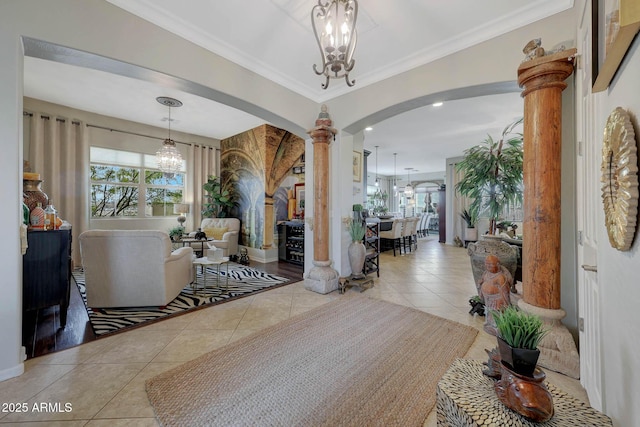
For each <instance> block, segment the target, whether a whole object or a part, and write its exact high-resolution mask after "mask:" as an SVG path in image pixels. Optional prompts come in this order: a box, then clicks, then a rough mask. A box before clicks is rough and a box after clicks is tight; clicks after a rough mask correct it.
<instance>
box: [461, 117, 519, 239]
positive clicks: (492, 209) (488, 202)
mask: <svg viewBox="0 0 640 427" xmlns="http://www.w3.org/2000/svg"><path fill="white" fill-rule="evenodd" d="M521 123H522V119H519V120H517V121H515V122H514V123H512V124H510V125H508V126H507V127H505V128H504V130H503V131H502V135H501V137H500V139H498V140H494V139H493V138H492V137H491V135H488V136H487V138H486V139H485V140H484V141H482V143H481V144H480V145H477V146H474V147H472V148H469V149H467V150H465V152H464V159H463V160H462V161H461V162H460V163H458V164H457V165H456V170H457V171H458V172H462V174H463V177H462V179H461V180H460V181H459V182H458V183H457V184H456V186H455V189H456V191H457V192H458V193H459V194H460V195H462V196H464V197H468V198H470V199H471V206H470V207H469V210H470V211H475V212H478V214H479V215H483V214H486V215H488V217H489V234H494V233H495V230H496V228H495V226H496V222H497V220H498V219H499V217H500V215H501V214H502V212H503V211H504V208H505V207H506V206H507V205H508V204H509V203H522V164H523V152H522V134H521V133H517V132H514V129H515V128H516V126H518V125H520V124H521Z"/></svg>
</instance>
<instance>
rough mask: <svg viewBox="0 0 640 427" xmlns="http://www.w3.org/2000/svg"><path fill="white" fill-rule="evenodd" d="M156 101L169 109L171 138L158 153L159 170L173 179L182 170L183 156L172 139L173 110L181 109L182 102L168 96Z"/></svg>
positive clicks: (160, 97) (165, 141)
mask: <svg viewBox="0 0 640 427" xmlns="http://www.w3.org/2000/svg"><path fill="white" fill-rule="evenodd" d="M156 101H158V102H159V103H160V104H162V105H166V106H167V107H169V137H168V138H167V139H165V140H164V142H163V143H162V148H160V150H158V151H157V152H156V161H157V162H158V169H160V170H161V171H162V172H163V173H164V176H165V177H167V178H173V176H174V175H175V174H176V173H177V172H180V170H181V169H182V155H181V154H180V152H179V151H178V149H177V148H176V143H175V141H174V140H172V139H171V108H172V107H173V108H177V107H181V106H182V102H181V101H178V100H177V99H174V98H169V97H166V96H159V97H157V98H156Z"/></svg>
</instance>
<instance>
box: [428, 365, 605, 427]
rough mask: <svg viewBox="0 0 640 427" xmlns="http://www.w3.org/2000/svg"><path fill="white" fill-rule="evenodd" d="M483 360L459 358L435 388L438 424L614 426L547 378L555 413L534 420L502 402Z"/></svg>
mask: <svg viewBox="0 0 640 427" xmlns="http://www.w3.org/2000/svg"><path fill="white" fill-rule="evenodd" d="M482 369H483V366H482V363H481V362H478V361H476V360H467V359H456V360H455V361H454V362H453V364H452V365H451V366H450V367H449V370H448V371H447V372H446V373H445V374H444V375H443V376H442V378H441V379H440V381H439V382H438V387H437V389H436V405H437V412H436V415H437V423H438V424H437V425H438V426H452V427H453V426H473V427H477V426H514V427H518V426H527V427H537V426H540V425H545V426H557V427H560V426H581V427H588V426H593V427H603V426H613V424H612V422H611V419H610V418H609V417H607V416H606V415H604V414H602V413H600V412H598V411H596V410H595V409H593V408H591V407H590V406H589V405H587V404H586V403H584V402H582V401H581V400H578V399H576V398H574V397H572V396H569V395H568V394H567V393H565V392H563V391H561V390H559V389H558V388H557V387H555V386H554V385H553V384H551V383H549V382H548V381H546V382H545V384H546V386H547V388H548V389H549V392H551V395H552V396H553V408H554V414H553V417H552V418H551V419H550V420H549V421H546V422H544V423H536V422H533V421H531V420H529V419H527V418H525V417H523V416H522V415H520V414H518V413H516V412H514V411H512V410H511V409H509V408H507V407H506V406H504V405H503V404H502V402H500V400H499V399H498V396H497V395H496V392H495V390H494V388H493V384H494V382H495V381H494V380H493V379H491V378H489V377H487V376H486V375H484V374H483V373H482Z"/></svg>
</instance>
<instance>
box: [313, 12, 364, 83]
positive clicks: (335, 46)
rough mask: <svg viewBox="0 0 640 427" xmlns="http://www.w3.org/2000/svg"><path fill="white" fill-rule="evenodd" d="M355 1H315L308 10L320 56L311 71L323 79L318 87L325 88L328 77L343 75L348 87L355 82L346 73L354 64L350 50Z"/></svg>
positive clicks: (351, 50)
mask: <svg viewBox="0 0 640 427" xmlns="http://www.w3.org/2000/svg"><path fill="white" fill-rule="evenodd" d="M357 17H358V2H357V0H318V4H317V5H315V6H314V7H313V9H312V10H311V25H312V26H313V33H314V34H315V36H316V41H317V42H318V46H319V47H320V55H322V67H321V69H320V70H318V69H317V67H316V64H313V71H315V73H316V74H317V75H319V76H321V75H324V76H325V77H326V78H327V79H326V81H325V82H324V83H323V84H322V88H323V89H326V88H328V87H329V79H340V78H342V77H344V79H345V81H346V82H347V85H348V86H353V85H354V84H355V83H356V81H355V80H351V81H350V80H349V72H350V71H351V70H352V69H353V66H354V65H355V60H354V59H353V58H352V57H353V51H354V50H355V48H356V41H357V34H356V19H357Z"/></svg>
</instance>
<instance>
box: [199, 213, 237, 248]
mask: <svg viewBox="0 0 640 427" xmlns="http://www.w3.org/2000/svg"><path fill="white" fill-rule="evenodd" d="M200 229H201V230H202V231H203V232H204V233H205V234H206V235H207V237H209V238H213V241H211V242H209V244H211V245H213V246H215V247H216V248H218V249H222V256H229V255H236V254H237V253H238V237H239V235H240V220H239V219H237V218H204V219H203V220H202V222H201V223H200ZM189 236H190V237H193V236H195V232H193V233H190V234H189ZM202 256H207V254H206V251H205V253H204V254H202Z"/></svg>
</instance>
